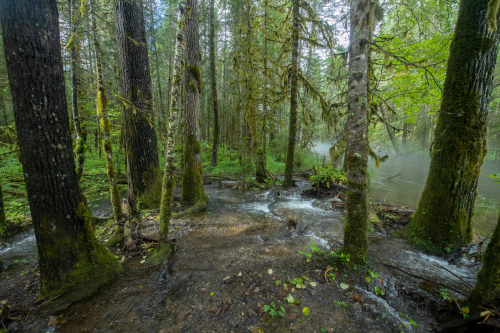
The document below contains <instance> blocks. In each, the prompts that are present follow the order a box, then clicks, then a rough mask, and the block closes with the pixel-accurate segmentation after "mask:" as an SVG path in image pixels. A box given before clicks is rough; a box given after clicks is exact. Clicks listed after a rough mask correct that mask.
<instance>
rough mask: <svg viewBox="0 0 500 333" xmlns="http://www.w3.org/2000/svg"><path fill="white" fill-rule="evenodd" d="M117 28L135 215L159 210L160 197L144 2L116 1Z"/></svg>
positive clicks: (129, 174)
mask: <svg viewBox="0 0 500 333" xmlns="http://www.w3.org/2000/svg"><path fill="white" fill-rule="evenodd" d="M115 24H116V37H117V45H118V54H119V62H120V90H121V101H122V104H123V107H122V110H123V115H124V123H125V136H124V141H125V154H126V160H127V178H128V203H129V205H130V208H131V209H132V212H135V211H136V210H137V209H147V208H151V207H158V206H159V201H160V196H161V194H160V193H161V173H160V164H159V158H158V143H157V138H156V131H155V127H154V126H155V125H154V124H155V120H154V114H153V110H152V93H151V76H150V71H149V61H148V48H147V44H146V29H145V25H144V9H143V5H142V1H140V0H115Z"/></svg>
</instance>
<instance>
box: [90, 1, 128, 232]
mask: <svg viewBox="0 0 500 333" xmlns="http://www.w3.org/2000/svg"><path fill="white" fill-rule="evenodd" d="M95 10H96V8H95V0H90V15H91V29H92V41H93V43H94V53H95V61H96V68H97V115H98V116H99V117H101V121H100V124H101V129H102V131H103V133H104V142H103V145H104V155H105V158H106V173H107V175H108V180H109V186H110V187H109V193H110V195H111V204H112V205H113V215H114V218H115V222H118V221H120V220H121V219H122V216H123V211H122V205H121V202H120V191H119V190H118V184H117V183H116V172H115V167H114V164H113V146H112V144H111V125H110V123H109V118H108V107H107V106H108V99H107V97H106V88H105V85H104V81H103V71H102V62H101V47H100V45H99V40H98V37H97V22H96V18H95V16H96V14H95Z"/></svg>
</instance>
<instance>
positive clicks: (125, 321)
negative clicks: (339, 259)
mask: <svg viewBox="0 0 500 333" xmlns="http://www.w3.org/2000/svg"><path fill="white" fill-rule="evenodd" d="M309 187H310V183H309V182H308V181H305V180H303V181H299V182H298V183H297V188H295V189H294V190H292V191H288V192H286V191H283V189H281V188H278V187H277V188H274V189H271V190H266V191H258V192H257V191H245V192H238V191H236V190H234V189H232V188H222V189H218V188H217V186H212V185H210V186H206V187H205V188H206V192H207V195H208V196H209V198H210V203H209V205H208V208H207V211H206V212H203V213H199V214H196V215H194V216H190V217H188V218H186V219H183V220H174V221H173V224H172V230H173V231H174V236H175V237H176V238H177V242H178V244H179V245H180V247H181V250H180V252H178V253H177V255H176V256H175V258H174V259H172V260H170V261H169V262H166V263H165V265H164V267H161V268H158V267H154V266H150V265H147V264H141V263H140V260H141V258H139V257H135V258H132V259H130V260H128V261H126V262H125V264H124V268H125V273H123V274H121V275H120V276H119V277H118V278H116V279H115V280H113V281H111V282H110V283H108V284H107V285H105V286H103V287H101V288H100V289H99V291H98V292H97V293H95V294H94V295H93V296H91V297H88V298H86V299H84V300H81V301H79V302H76V303H74V304H72V305H71V306H70V307H69V308H68V309H66V310H64V311H62V312H60V313H59V316H60V319H61V321H60V325H59V326H57V327H56V326H54V327H52V328H51V330H50V331H52V332H69V333H73V332H163V333H165V332H215V331H224V332H254V331H252V329H253V328H259V327H261V328H262V329H264V331H265V332H266V333H267V332H283V331H284V330H285V329H286V328H288V327H289V326H290V325H292V327H294V326H293V325H298V326H297V330H295V332H315V331H316V332H321V329H322V327H325V328H339V329H341V330H342V332H365V331H366V329H369V331H370V332H401V330H402V329H401V328H399V326H398V325H400V324H401V325H403V326H402V327H403V328H404V331H405V332H428V331H429V330H430V329H431V328H433V327H434V326H435V325H436V322H435V320H434V318H433V315H432V313H430V312H429V310H426V308H425V306H424V307H422V306H421V305H419V303H418V302H416V301H414V300H412V299H414V298H415V297H413V298H412V299H411V298H410V296H412V295H413V296H414V295H415V294H422V295H425V294H432V295H438V294H439V287H437V286H436V285H433V284H429V283H424V282H420V280H417V279H413V278H409V277H408V276H406V275H404V274H400V273H398V272H394V271H388V268H385V267H384V266H381V265H380V264H378V263H379V262H385V263H389V264H392V265H394V266H398V267H401V268H405V269H407V270H409V271H411V272H412V273H413V274H417V275H422V276H425V277H427V278H429V279H431V280H435V281H439V282H442V283H445V284H447V285H450V286H451V287H454V288H456V289H459V290H464V288H463V286H462V284H461V282H460V281H459V280H458V279H457V278H456V277H455V276H453V275H452V274H450V273H448V272H446V271H445V270H440V269H437V268H435V267H434V266H433V265H432V262H433V261H435V262H437V263H439V264H441V265H442V266H444V267H446V268H447V269H449V270H450V271H452V272H453V273H455V274H457V275H459V276H461V277H462V278H464V279H466V280H467V281H469V282H470V283H472V284H473V283H474V282H475V274H476V271H475V270H471V269H466V268H464V267H463V266H460V265H451V264H449V263H448V262H446V261H444V260H442V259H441V258H438V257H434V256H431V255H428V254H424V253H421V252H419V251H418V250H416V249H415V248H414V247H413V246H412V245H411V244H409V243H408V242H407V241H406V240H402V239H393V238H389V237H387V236H385V235H382V234H378V233H372V234H370V236H369V240H370V250H369V256H368V260H369V262H370V263H371V265H372V270H373V271H376V272H377V273H379V274H380V275H381V277H380V279H381V281H380V282H377V283H378V287H379V288H381V289H384V292H385V295H384V296H381V295H380V294H378V295H376V294H375V289H374V285H373V283H372V285H370V284H368V283H366V284H364V285H363V284H362V285H359V284H358V285H357V286H355V287H354V286H353V285H354V282H352V284H351V283H350V282H348V284H349V288H348V289H346V290H343V289H342V288H339V285H337V286H336V287H335V283H334V284H333V286H330V285H328V284H326V283H325V280H324V278H323V274H324V270H323V271H322V270H311V271H307V272H305V273H299V272H298V271H297V270H298V269H299V268H297V267H298V266H299V265H297V264H300V263H301V262H303V260H304V259H305V257H304V256H302V255H300V254H298V251H301V250H303V249H304V247H306V246H308V245H310V244H311V243H313V244H316V246H318V247H319V248H320V249H322V250H324V251H330V250H336V249H337V248H338V246H337V245H336V243H335V242H333V241H332V240H331V238H333V239H336V240H342V237H343V221H342V215H341V213H340V211H337V210H331V209H330V208H329V202H328V201H326V202H321V201H318V200H315V199H310V198H304V197H302V196H301V192H302V191H303V190H305V189H307V188H309ZM174 194H175V195H179V194H180V188H176V190H175V193H174ZM106 207H107V208H106ZM91 208H92V209H93V210H94V214H96V213H98V214H99V215H105V214H109V213H110V211H111V205H110V204H107V203H106V202H94V203H92V204H91ZM288 219H294V220H295V221H296V223H297V228H296V230H292V229H291V228H290V227H289V225H288V222H287V221H288ZM0 258H2V260H3V261H4V266H6V269H4V271H3V272H2V273H1V275H0V279H2V280H3V279H9V278H11V277H12V276H15V275H16V274H20V273H21V272H22V267H18V265H17V263H14V260H18V259H19V258H25V259H26V260H31V261H34V260H36V245H35V239H34V236H33V231H32V230H30V231H26V232H24V233H21V234H18V235H16V236H14V237H13V238H12V239H11V240H10V241H9V247H8V248H6V249H4V250H2V251H0ZM296 266H297V267H296ZM269 269H272V271H273V273H272V274H269V273H268V270H269ZM301 274H307V276H308V277H309V278H310V279H311V281H316V282H317V286H316V287H308V288H307V289H301V290H298V289H297V290H295V292H291V291H290V290H288V291H284V289H283V288H282V284H280V285H279V286H278V285H277V284H276V285H275V281H277V280H280V281H281V282H282V283H289V282H288V281H290V280H292V279H294V278H297V277H298V276H300V275H301ZM271 278H274V280H271ZM361 278H362V279H364V278H363V277H361ZM259 288H260V291H258V290H259ZM256 290H257V291H258V292H256ZM210 293H213V295H211V294H210ZM287 294H292V295H294V297H296V298H298V297H300V299H301V301H302V304H301V305H300V306H298V307H287V310H286V311H287V318H286V319H280V320H278V319H275V320H268V318H267V317H268V315H267V314H266V315H264V314H263V313H262V306H263V305H264V304H269V302H270V301H274V302H276V303H277V304H279V305H281V304H283V305H284V303H283V302H284V301H283V298H284V297H287ZM354 294H356V295H358V296H360V297H362V298H363V300H364V303H359V302H357V301H355V300H354V299H353V298H352V297H353V295H354ZM335 301H339V302H340V301H342V302H344V303H345V305H346V307H343V306H339V305H338V304H335ZM224 304H226V305H227V304H230V307H229V308H228V310H227V311H226V310H224V311H222V312H221V314H218V315H217V316H216V317H214V315H215V314H217V309H219V308H221V309H223V308H224V306H225V305H224ZM305 306H308V308H309V309H310V311H311V318H312V319H311V320H306V319H307V318H306V317H304V316H302V317H303V318H302V321H303V322H302V323H298V321H297V319H290V318H291V317H292V315H293V314H294V313H295V312H294V311H295V310H298V311H299V312H297V316H299V315H301V314H300V309H302V308H303V307H305ZM400 313H403V314H405V315H406V316H408V317H410V318H412V320H414V321H415V322H416V323H417V324H418V326H417V327H416V328H414V327H413V326H412V325H411V324H410V323H409V321H408V320H407V319H406V317H404V316H403V315H401V314H400ZM257 314H259V315H257ZM265 316H267V317H265ZM406 325H407V326H408V327H406V328H405V326H406ZM285 326H286V327H285ZM39 329H40V326H37V324H36V322H35V323H33V324H31V326H30V325H28V326H26V327H24V331H26V332H40V330H39ZM255 332H256V330H255ZM335 332H337V331H335Z"/></svg>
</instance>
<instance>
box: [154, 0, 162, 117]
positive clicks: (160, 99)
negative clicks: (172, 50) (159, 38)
mask: <svg viewBox="0 0 500 333" xmlns="http://www.w3.org/2000/svg"><path fill="white" fill-rule="evenodd" d="M154 5H155V1H153V0H150V6H151V44H153V45H151V46H152V49H153V53H154V57H155V67H156V84H157V85H158V110H157V112H158V118H160V119H161V117H163V116H164V113H165V112H164V111H163V93H162V88H161V79H160V57H159V55H158V47H157V46H156V30H155V24H154V18H155V17H154V13H155V10H154Z"/></svg>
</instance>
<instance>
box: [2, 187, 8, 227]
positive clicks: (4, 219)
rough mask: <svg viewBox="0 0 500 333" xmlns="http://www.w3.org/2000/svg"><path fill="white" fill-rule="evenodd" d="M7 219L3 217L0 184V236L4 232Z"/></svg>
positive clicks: (3, 208)
mask: <svg viewBox="0 0 500 333" xmlns="http://www.w3.org/2000/svg"><path fill="white" fill-rule="evenodd" d="M6 222H7V218H6V216H5V205H4V203H3V191H2V184H0V235H2V234H3V233H4V232H5V229H6V225H5V223H6Z"/></svg>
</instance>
